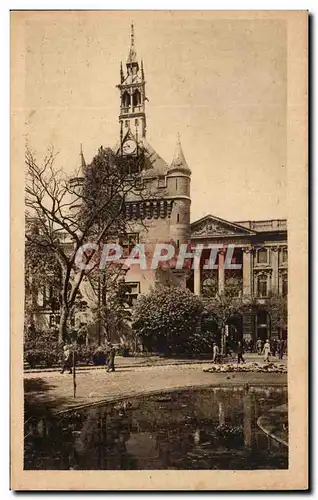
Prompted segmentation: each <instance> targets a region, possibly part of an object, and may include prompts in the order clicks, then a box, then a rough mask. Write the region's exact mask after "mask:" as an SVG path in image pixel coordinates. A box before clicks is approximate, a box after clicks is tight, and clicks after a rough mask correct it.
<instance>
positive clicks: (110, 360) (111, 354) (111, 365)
mask: <svg viewBox="0 0 318 500" xmlns="http://www.w3.org/2000/svg"><path fill="white" fill-rule="evenodd" d="M108 348H109V349H108V352H107V371H108V372H114V371H115V355H116V350H115V347H114V346H113V345H112V344H111V343H109V344H108Z"/></svg>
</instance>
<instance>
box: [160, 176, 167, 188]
mask: <svg viewBox="0 0 318 500" xmlns="http://www.w3.org/2000/svg"><path fill="white" fill-rule="evenodd" d="M158 187H160V188H164V187H166V178H165V176H164V175H163V176H160V177H159V178H158Z"/></svg>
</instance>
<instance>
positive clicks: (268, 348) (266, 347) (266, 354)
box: [263, 340, 271, 363]
mask: <svg viewBox="0 0 318 500" xmlns="http://www.w3.org/2000/svg"><path fill="white" fill-rule="evenodd" d="M270 353H271V346H270V343H269V341H268V340H266V342H265V344H264V349H263V354H264V363H269V355H270Z"/></svg>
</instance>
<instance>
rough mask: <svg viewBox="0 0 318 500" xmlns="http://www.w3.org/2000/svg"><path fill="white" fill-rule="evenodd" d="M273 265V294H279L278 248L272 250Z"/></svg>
mask: <svg viewBox="0 0 318 500" xmlns="http://www.w3.org/2000/svg"><path fill="white" fill-rule="evenodd" d="M271 265H272V269H273V274H272V290H271V291H272V292H273V293H275V294H277V293H278V247H273V248H272V249H271Z"/></svg>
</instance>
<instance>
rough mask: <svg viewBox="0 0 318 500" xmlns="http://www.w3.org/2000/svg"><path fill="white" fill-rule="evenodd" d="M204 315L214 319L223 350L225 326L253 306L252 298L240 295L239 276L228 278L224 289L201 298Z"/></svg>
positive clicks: (240, 283) (240, 284)
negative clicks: (213, 294)
mask: <svg viewBox="0 0 318 500" xmlns="http://www.w3.org/2000/svg"><path fill="white" fill-rule="evenodd" d="M203 303H204V316H205V318H209V317H210V318H211V321H212V322H214V321H216V322H217V324H218V329H219V332H220V334H221V346H222V351H223V353H224V350H225V327H226V325H228V323H229V321H230V320H231V319H233V318H235V317H239V316H241V315H243V314H244V313H245V312H248V311H250V310H251V308H252V307H253V306H254V300H253V299H251V298H250V297H245V296H243V295H242V281H241V279H239V278H228V279H227V280H225V283H224V291H223V292H222V293H217V294H216V295H215V296H210V297H205V298H203Z"/></svg>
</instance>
